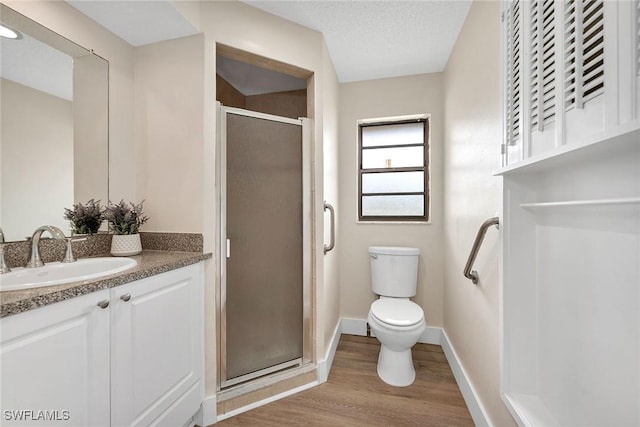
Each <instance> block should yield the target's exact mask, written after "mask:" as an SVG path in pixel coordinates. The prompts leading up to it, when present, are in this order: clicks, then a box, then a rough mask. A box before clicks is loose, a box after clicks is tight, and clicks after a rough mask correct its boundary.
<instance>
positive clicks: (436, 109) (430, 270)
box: [338, 73, 444, 326]
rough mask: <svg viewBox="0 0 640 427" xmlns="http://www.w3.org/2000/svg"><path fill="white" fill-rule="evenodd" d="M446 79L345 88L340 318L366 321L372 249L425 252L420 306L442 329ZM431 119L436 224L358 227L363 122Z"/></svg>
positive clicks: (409, 79)
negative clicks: (408, 248)
mask: <svg viewBox="0 0 640 427" xmlns="http://www.w3.org/2000/svg"><path fill="white" fill-rule="evenodd" d="M442 84H443V76H442V74H440V73H436V74H422V75H416V76H409V77H398V78H391V79H381V80H371V81H365V82H356V83H346V84H342V85H341V86H340V105H339V108H340V135H339V137H340V145H339V154H338V157H339V175H340V198H339V199H340V207H341V210H340V212H339V216H338V217H339V223H340V227H339V228H340V240H339V241H338V244H339V245H340V258H341V260H340V261H341V262H340V267H339V268H340V313H341V315H342V316H343V317H352V318H360V319H366V317H367V313H368V311H369V306H370V305H371V302H372V301H373V300H374V299H375V297H374V294H373V292H372V291H371V284H370V272H369V268H370V266H369V256H368V253H367V248H368V247H369V246H372V245H384V246H411V247H418V248H420V251H421V255H420V267H419V271H418V291H417V295H416V297H415V301H416V302H417V303H418V304H419V305H420V306H421V307H422V308H423V309H424V311H425V317H426V321H427V325H429V326H442V321H443V313H442V293H443V264H444V254H443V251H442V247H443V242H442V230H443V214H442V212H443V210H442V209H443V206H442V205H443V194H442V185H443V183H442V152H443V135H444V131H443V124H444V122H443V111H442V105H443V94H444V92H443V87H442ZM422 113H429V114H431V139H430V163H431V165H430V187H431V188H430V191H431V198H430V202H431V203H430V204H431V214H430V224H358V223H356V219H357V199H358V189H357V176H358V175H357V171H358V169H357V168H358V163H357V121H358V120H360V119H369V118H379V117H390V116H402V115H410V114H422Z"/></svg>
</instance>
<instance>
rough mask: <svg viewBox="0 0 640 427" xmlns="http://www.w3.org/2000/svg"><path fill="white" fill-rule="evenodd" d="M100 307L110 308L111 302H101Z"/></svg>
mask: <svg viewBox="0 0 640 427" xmlns="http://www.w3.org/2000/svg"><path fill="white" fill-rule="evenodd" d="M98 307H100V308H107V307H109V300H108V299H106V300H104V301H100V302H99V303H98Z"/></svg>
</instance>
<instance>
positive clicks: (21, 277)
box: [0, 257, 138, 291]
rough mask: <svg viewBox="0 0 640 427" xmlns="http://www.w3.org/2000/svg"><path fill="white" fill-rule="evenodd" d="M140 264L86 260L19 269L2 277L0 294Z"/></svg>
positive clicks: (82, 278)
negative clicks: (0, 292)
mask: <svg viewBox="0 0 640 427" xmlns="http://www.w3.org/2000/svg"><path fill="white" fill-rule="evenodd" d="M137 264H138V263H137V262H136V260H134V259H131V258H115V257H114V258H111V257H103V258H83V259H79V260H77V261H76V262H71V263H62V262H49V263H47V264H45V265H44V267H37V268H24V267H18V268H14V269H12V270H11V272H10V273H5V274H2V275H0V291H16V290H21V289H30V288H39V287H41V286H53V285H62V284H63V283H71V282H81V281H84V280H89V279H97V278H99V277H103V276H108V275H110V274H115V273H120V272H122V271H125V270H128V269H130V268H132V267H135V266H136V265H137Z"/></svg>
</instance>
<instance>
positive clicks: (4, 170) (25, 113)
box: [0, 4, 109, 241]
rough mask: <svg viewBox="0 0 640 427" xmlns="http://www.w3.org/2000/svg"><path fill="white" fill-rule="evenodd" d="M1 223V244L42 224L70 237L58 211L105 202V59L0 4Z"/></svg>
mask: <svg viewBox="0 0 640 427" xmlns="http://www.w3.org/2000/svg"><path fill="white" fill-rule="evenodd" d="M0 22H1V23H2V25H3V26H5V27H8V28H10V29H13V30H15V31H16V32H17V38H13V39H11V38H5V37H0V43H1V44H0V58H1V61H0V63H1V73H0V77H1V79H0V98H1V101H2V103H1V107H0V108H1V109H0V117H1V127H0V133H1V135H0V137H1V139H0V227H2V230H3V231H4V234H5V240H6V241H18V240H24V239H25V238H27V237H30V236H31V234H32V233H33V231H34V230H35V229H36V228H37V227H39V226H41V225H45V224H47V225H55V226H56V227H59V228H60V229H62V230H63V231H64V232H65V234H66V235H69V234H71V231H70V226H69V222H68V221H67V220H65V219H64V218H63V216H64V208H65V207H67V208H70V207H71V205H72V204H74V203H77V202H82V203H85V202H86V201H88V200H89V199H96V200H98V199H99V200H101V201H102V204H106V202H107V200H108V188H109V166H108V165H109V160H108V153H109V147H108V89H109V88H108V84H109V76H108V73H109V65H108V62H107V61H106V60H105V59H103V58H100V57H99V56H97V55H95V54H93V53H92V52H91V51H89V50H87V49H85V48H83V47H81V46H79V45H77V44H76V43H74V42H72V41H70V40H68V39H66V38H64V37H62V36H61V35H59V34H57V33H55V32H53V31H51V30H49V29H48V28H46V27H44V26H42V25H40V24H38V23H37V22H35V21H33V20H31V19H29V18H27V17H26V16H24V15H21V14H20V13H18V12H16V11H14V10H13V9H11V8H9V7H7V6H5V5H3V4H0Z"/></svg>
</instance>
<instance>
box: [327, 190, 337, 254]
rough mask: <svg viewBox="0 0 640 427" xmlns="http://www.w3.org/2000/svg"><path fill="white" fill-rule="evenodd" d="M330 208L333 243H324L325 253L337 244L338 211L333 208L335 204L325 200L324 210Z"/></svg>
mask: <svg viewBox="0 0 640 427" xmlns="http://www.w3.org/2000/svg"><path fill="white" fill-rule="evenodd" d="M327 209H328V210H329V214H330V217H331V243H329V245H324V254H325V255H326V254H327V252H329V251H330V250H332V249H333V248H334V247H335V245H336V213H335V211H334V210H333V206H331V205H330V204H329V203H327V202H326V201H325V202H324V210H325V211H326V210H327Z"/></svg>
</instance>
